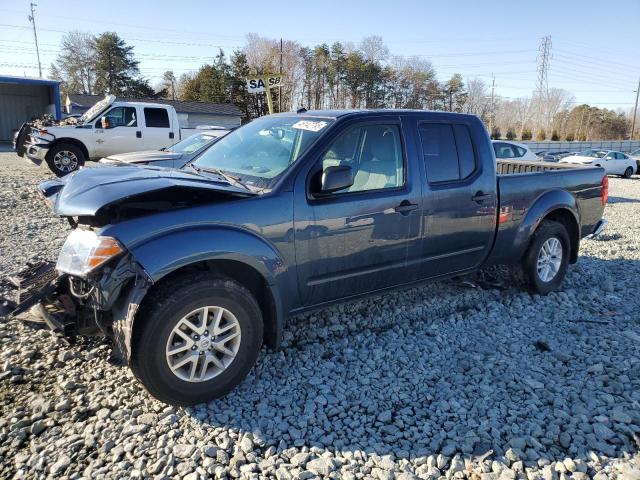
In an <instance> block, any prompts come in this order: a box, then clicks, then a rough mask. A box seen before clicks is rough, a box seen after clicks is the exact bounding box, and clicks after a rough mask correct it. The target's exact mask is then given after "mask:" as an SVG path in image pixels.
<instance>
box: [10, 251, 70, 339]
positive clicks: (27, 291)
mask: <svg viewBox="0 0 640 480" xmlns="http://www.w3.org/2000/svg"><path fill="white" fill-rule="evenodd" d="M67 279H68V276H67V275H65V274H62V275H60V274H58V272H57V270H56V269H55V263H53V262H45V261H43V262H37V263H34V264H31V265H28V267H27V268H26V269H24V270H22V271H21V272H19V273H16V274H14V275H12V276H10V277H9V278H7V279H6V280H5V283H6V284H8V285H9V287H10V288H11V289H13V295H11V296H9V297H0V316H2V317H6V318H8V319H12V318H15V317H17V316H18V315H21V314H23V313H25V312H27V311H29V310H31V309H33V310H34V311H33V310H32V311H33V313H35V315H36V316H37V317H39V318H40V319H41V320H42V321H44V323H46V324H47V326H48V327H49V328H50V329H51V330H53V331H54V332H56V333H59V334H61V335H62V336H64V337H66V338H69V339H70V338H72V337H73V336H74V335H75V330H76V321H75V320H76V306H75V304H74V302H73V300H72V299H71V297H70V296H69V294H68V292H67V289H68V282H67Z"/></svg>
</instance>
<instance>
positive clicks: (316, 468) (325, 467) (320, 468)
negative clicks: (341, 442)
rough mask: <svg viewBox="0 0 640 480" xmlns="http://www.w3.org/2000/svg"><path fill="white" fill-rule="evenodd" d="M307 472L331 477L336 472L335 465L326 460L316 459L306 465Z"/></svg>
mask: <svg viewBox="0 0 640 480" xmlns="http://www.w3.org/2000/svg"><path fill="white" fill-rule="evenodd" d="M306 468H307V470H309V471H310V472H313V473H315V474H316V475H320V476H323V475H329V473H331V472H332V471H333V470H334V466H333V463H332V462H331V461H329V460H327V459H325V458H322V457H320V458H315V459H313V460H311V461H309V462H307V465H306Z"/></svg>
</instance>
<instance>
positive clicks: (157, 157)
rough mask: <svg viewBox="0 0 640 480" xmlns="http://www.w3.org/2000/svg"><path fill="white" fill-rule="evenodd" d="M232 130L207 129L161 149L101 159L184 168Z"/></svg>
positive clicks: (106, 161)
mask: <svg viewBox="0 0 640 480" xmlns="http://www.w3.org/2000/svg"><path fill="white" fill-rule="evenodd" d="M229 131H230V130H226V129H215V130H206V131H202V132H200V133H196V134H195V135H191V136H190V137H187V138H185V139H184V140H181V141H179V142H178V143H175V144H173V145H171V146H170V147H166V148H163V149H161V150H147V151H142V152H131V153H120V154H117V155H110V156H108V157H105V158H103V159H101V160H100V163H101V164H107V165H117V164H122V163H128V164H135V165H150V166H154V167H164V168H182V167H184V166H185V165H186V164H187V163H189V162H190V161H191V160H193V159H194V158H195V157H197V156H198V155H200V154H201V153H202V152H203V151H205V150H206V149H207V148H209V147H210V146H211V145H213V144H214V143H215V142H216V141H217V140H218V139H220V138H222V137H224V136H225V135H226V134H227V133H229Z"/></svg>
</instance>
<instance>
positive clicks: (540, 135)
mask: <svg viewBox="0 0 640 480" xmlns="http://www.w3.org/2000/svg"><path fill="white" fill-rule="evenodd" d="M546 139H547V133H546V132H545V131H544V130H543V129H542V128H541V129H540V130H538V134H537V135H536V140H538V141H542V140H546Z"/></svg>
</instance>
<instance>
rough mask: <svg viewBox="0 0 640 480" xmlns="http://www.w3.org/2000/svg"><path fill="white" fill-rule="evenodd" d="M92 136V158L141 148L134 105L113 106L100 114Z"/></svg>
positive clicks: (140, 137) (138, 125) (142, 144)
mask: <svg viewBox="0 0 640 480" xmlns="http://www.w3.org/2000/svg"><path fill="white" fill-rule="evenodd" d="M103 118H104V119H105V120H106V121H105V124H104V125H103V122H102V119H103ZM93 138H94V145H93V155H92V158H102V157H107V156H109V155H115V154H117V153H127V152H136V151H139V150H142V149H143V148H144V143H143V139H142V128H141V127H140V123H139V119H138V111H137V109H136V107H113V108H111V109H110V110H108V111H107V112H106V113H104V114H103V115H101V116H100V118H98V120H97V121H96V122H95V126H94V131H93Z"/></svg>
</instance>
